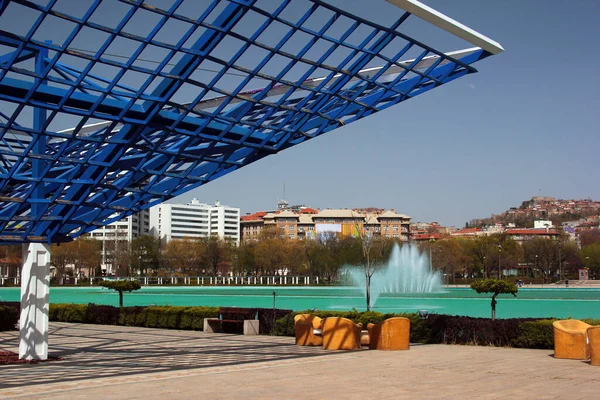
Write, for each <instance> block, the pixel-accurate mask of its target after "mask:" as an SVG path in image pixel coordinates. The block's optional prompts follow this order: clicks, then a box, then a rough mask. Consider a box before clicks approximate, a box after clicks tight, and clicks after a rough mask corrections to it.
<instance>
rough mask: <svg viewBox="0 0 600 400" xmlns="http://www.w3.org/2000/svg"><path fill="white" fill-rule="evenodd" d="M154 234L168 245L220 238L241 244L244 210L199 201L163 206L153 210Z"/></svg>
mask: <svg viewBox="0 0 600 400" xmlns="http://www.w3.org/2000/svg"><path fill="white" fill-rule="evenodd" d="M150 233H151V234H152V235H154V236H155V237H159V238H161V239H162V240H164V241H166V242H168V241H170V240H172V239H183V238H201V237H208V236H212V235H217V236H218V237H219V238H221V239H225V238H228V239H231V240H234V241H235V242H236V243H239V242H240V209H239V208H233V207H228V206H225V205H221V203H219V202H216V203H215V205H210V204H206V203H201V202H200V201H199V200H198V199H193V200H192V201H191V202H190V203H189V204H159V205H157V206H154V207H152V208H151V209H150Z"/></svg>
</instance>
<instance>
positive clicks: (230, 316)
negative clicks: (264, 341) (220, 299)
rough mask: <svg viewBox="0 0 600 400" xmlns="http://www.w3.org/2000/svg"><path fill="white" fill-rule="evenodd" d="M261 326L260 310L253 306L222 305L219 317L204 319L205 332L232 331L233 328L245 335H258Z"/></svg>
mask: <svg viewBox="0 0 600 400" xmlns="http://www.w3.org/2000/svg"><path fill="white" fill-rule="evenodd" d="M231 327H234V328H233V329H230V328H231ZM259 327H260V324H259V321H258V312H257V310H256V309H252V308H250V309H249V308H238V307H220V308H219V318H205V319H204V332H209V333H223V332H225V333H231V331H232V330H233V331H235V332H240V331H241V333H243V334H244V335H258V332H259Z"/></svg>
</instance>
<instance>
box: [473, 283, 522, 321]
mask: <svg viewBox="0 0 600 400" xmlns="http://www.w3.org/2000/svg"><path fill="white" fill-rule="evenodd" d="M471 289H473V290H475V291H476V292H477V293H492V321H493V320H495V319H496V297H497V296H498V295H499V294H512V295H513V296H515V297H517V292H518V291H519V289H518V288H517V285H515V284H514V283H511V282H508V281H504V280H502V279H479V280H476V281H475V282H473V283H472V284H471Z"/></svg>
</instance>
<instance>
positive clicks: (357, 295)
mask: <svg viewBox="0 0 600 400" xmlns="http://www.w3.org/2000/svg"><path fill="white" fill-rule="evenodd" d="M19 290H20V289H19V288H0V300H2V301H19ZM273 291H275V292H276V294H277V296H276V300H275V305H276V307H277V308H286V309H292V310H306V309H319V310H351V309H353V308H356V309H357V310H364V309H365V300H364V295H363V293H362V291H361V290H360V289H358V288H356V287H323V286H320V287H293V286H292V287H290V286H287V287H282V286H272V287H271V286H259V287H239V286H238V287H214V286H212V287H202V286H198V287H196V286H187V287H172V286H171V287H167V286H147V287H143V288H142V289H141V290H139V291H137V292H133V293H126V294H125V296H124V305H125V306H133V305H152V304H155V305H172V306H237V307H268V308H270V307H273ZM118 297H119V296H118V294H116V293H115V292H112V291H109V290H107V289H104V288H100V287H52V288H51V289H50V302H51V303H79V304H87V303H96V304H107V305H113V306H117V305H118V302H119V299H118ZM373 309H374V310H375V311H379V312H383V313H386V312H395V313H396V312H415V311H418V310H428V311H429V312H430V313H436V314H448V315H466V316H471V317H489V316H490V314H491V311H490V310H491V308H490V298H489V297H487V296H484V295H479V294H477V293H476V292H474V291H473V290H471V289H469V288H450V289H444V291H443V292H441V293H419V294H385V295H382V296H380V297H379V298H378V299H377V301H376V302H375V305H374V307H373ZM496 310H497V316H498V318H510V317H556V318H567V317H572V318H595V319H600V289H567V288H552V289H524V288H522V289H520V290H519V293H518V294H517V297H516V298H514V297H512V296H505V295H504V296H499V297H498V305H497V307H496Z"/></svg>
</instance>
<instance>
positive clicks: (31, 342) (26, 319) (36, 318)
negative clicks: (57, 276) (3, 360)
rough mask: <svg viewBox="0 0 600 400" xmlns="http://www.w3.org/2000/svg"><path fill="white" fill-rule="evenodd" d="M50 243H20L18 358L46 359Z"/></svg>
mask: <svg viewBox="0 0 600 400" xmlns="http://www.w3.org/2000/svg"><path fill="white" fill-rule="evenodd" d="M49 303H50V246H49V245H47V244H42V243H28V244H23V272H22V274H21V317H20V328H21V333H20V340H19V358H20V359H26V360H47V359H48V312H49Z"/></svg>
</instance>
